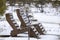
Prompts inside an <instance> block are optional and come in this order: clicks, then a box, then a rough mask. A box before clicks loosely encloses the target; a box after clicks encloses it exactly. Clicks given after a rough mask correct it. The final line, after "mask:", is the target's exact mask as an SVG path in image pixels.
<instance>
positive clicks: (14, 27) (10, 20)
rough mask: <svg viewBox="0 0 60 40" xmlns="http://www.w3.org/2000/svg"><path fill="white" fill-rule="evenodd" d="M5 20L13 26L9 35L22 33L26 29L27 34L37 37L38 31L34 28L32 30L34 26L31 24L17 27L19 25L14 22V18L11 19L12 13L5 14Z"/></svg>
mask: <svg viewBox="0 0 60 40" xmlns="http://www.w3.org/2000/svg"><path fill="white" fill-rule="evenodd" d="M6 20H7V21H8V23H9V24H10V25H11V27H12V28H13V30H12V31H11V36H13V37H15V36H17V34H19V33H24V32H26V31H28V34H29V35H30V37H36V38H38V32H37V31H36V29H35V30H34V26H32V27H31V28H30V27H25V26H24V28H21V29H20V28H19V29H17V28H18V27H19V26H18V25H17V23H16V22H15V20H14V19H13V17H12V15H11V14H10V13H8V14H6ZM22 22H23V21H22ZM25 25H26V24H25ZM29 29H31V30H30V31H31V33H30V31H29Z"/></svg>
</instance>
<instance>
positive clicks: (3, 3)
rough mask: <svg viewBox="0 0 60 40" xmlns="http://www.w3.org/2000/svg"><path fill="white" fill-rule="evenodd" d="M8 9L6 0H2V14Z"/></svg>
mask: <svg viewBox="0 0 60 40" xmlns="http://www.w3.org/2000/svg"><path fill="white" fill-rule="evenodd" d="M5 9H6V0H0V15H3V14H4V11H5Z"/></svg>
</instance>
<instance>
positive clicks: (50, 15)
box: [0, 4, 60, 40]
mask: <svg viewBox="0 0 60 40" xmlns="http://www.w3.org/2000/svg"><path fill="white" fill-rule="evenodd" d="M31 6H33V5H31ZM46 6H47V7H46ZM43 7H44V8H43V9H44V12H43V13H41V12H40V11H39V8H38V9H37V8H36V7H32V8H30V10H31V12H32V13H33V16H34V18H35V19H37V20H38V22H40V23H42V25H43V27H44V28H45V30H46V33H45V34H46V35H40V37H41V39H38V40H59V36H57V35H60V25H59V24H60V14H59V9H58V11H57V10H56V8H53V7H52V5H51V4H46V5H43ZM16 8H18V6H8V8H7V10H6V13H13V16H14V19H15V20H16V21H17V20H18V18H17V15H16V12H15V9H16ZM57 13H58V15H57ZM17 23H18V24H19V26H20V21H17ZM11 30H12V28H11V27H10V25H9V24H8V22H7V21H6V20H4V21H0V35H10V32H11ZM21 35H22V34H21ZM24 35H25V36H27V37H25V38H24V37H13V38H12V37H8V38H6V37H5V38H2V37H0V40H28V34H24ZM30 40H37V39H36V38H30Z"/></svg>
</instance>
